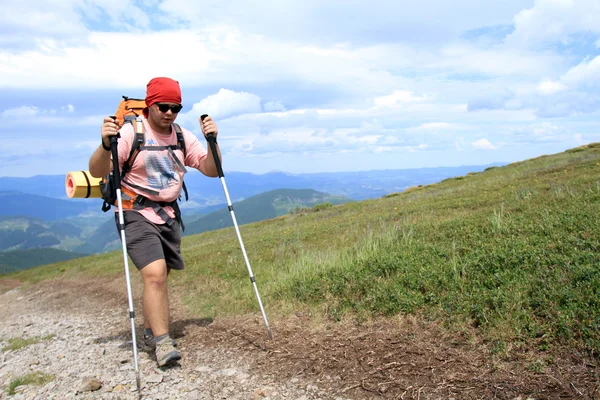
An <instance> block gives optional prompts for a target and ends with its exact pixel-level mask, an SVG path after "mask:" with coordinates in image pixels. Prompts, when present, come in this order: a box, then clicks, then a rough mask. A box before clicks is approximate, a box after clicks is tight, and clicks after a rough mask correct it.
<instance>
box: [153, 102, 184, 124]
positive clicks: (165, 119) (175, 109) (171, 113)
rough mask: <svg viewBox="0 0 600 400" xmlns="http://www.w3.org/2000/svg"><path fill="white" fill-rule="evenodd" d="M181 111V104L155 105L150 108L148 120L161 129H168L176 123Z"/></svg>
mask: <svg viewBox="0 0 600 400" xmlns="http://www.w3.org/2000/svg"><path fill="white" fill-rule="evenodd" d="M180 110H181V105H180V104H175V103H154V104H152V105H151V106H150V107H149V108H148V120H150V122H151V123H152V124H153V125H155V126H156V127H157V128H159V129H160V128H163V129H167V128H170V126H171V124H172V123H173V122H174V121H175V119H176V118H177V114H178V113H179V111H180Z"/></svg>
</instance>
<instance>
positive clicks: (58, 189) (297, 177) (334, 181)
mask: <svg viewBox="0 0 600 400" xmlns="http://www.w3.org/2000/svg"><path fill="white" fill-rule="evenodd" d="M500 165H503V164H488V165H476V166H472V165H466V166H459V167H438V168H415V169H395V170H377V171H358V172H327V173H313V174H290V173H285V172H269V173H266V174H252V173H248V172H229V171H225V178H226V181H227V188H228V190H229V194H230V196H231V200H232V201H240V200H243V199H246V198H248V197H252V196H255V195H257V194H260V193H265V192H268V191H270V190H275V189H313V190H316V191H319V192H325V193H329V194H332V195H342V196H346V197H350V198H351V199H353V200H363V199H368V198H377V197H381V196H383V195H386V194H389V193H393V192H401V191H403V190H404V189H406V188H408V187H410V186H416V185H426V184H429V183H434V182H439V181H441V180H443V179H445V178H451V177H455V176H460V175H466V174H467V173H469V172H481V171H483V170H484V169H486V168H488V167H490V166H500ZM65 175H66V172H65ZM65 175H38V176H33V177H29V178H7V177H0V187H1V188H2V190H5V191H8V190H11V191H17V192H21V193H30V194H35V195H43V196H47V197H52V198H57V199H63V200H66V199H67V196H66V193H65ZM185 182H186V186H187V188H188V190H189V194H190V201H191V202H194V203H195V204H196V205H197V207H207V206H214V205H222V204H225V199H224V196H223V188H222V186H221V183H220V181H219V179H214V178H207V177H206V176H204V175H202V174H201V173H200V172H198V171H196V170H193V169H190V172H189V173H188V174H186V175H185ZM68 201H69V202H71V203H76V202H81V203H82V204H86V205H89V206H90V207H91V208H92V209H95V208H96V207H97V208H98V209H99V208H100V206H101V205H102V202H101V200H100V199H69V200H68ZM12 215H14V214H12Z"/></svg>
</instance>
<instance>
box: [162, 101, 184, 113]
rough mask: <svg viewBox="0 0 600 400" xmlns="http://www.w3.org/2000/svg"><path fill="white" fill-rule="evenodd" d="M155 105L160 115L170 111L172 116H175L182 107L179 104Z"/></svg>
mask: <svg viewBox="0 0 600 400" xmlns="http://www.w3.org/2000/svg"><path fill="white" fill-rule="evenodd" d="M156 105H157V106H158V109H159V110H160V112H162V113H166V112H167V111H169V110H171V112H172V113H173V114H177V113H178V112H179V111H181V109H182V108H183V106H182V105H181V104H160V103H157V104H156Z"/></svg>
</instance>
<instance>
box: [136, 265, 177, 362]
mask: <svg viewBox="0 0 600 400" xmlns="http://www.w3.org/2000/svg"><path fill="white" fill-rule="evenodd" d="M140 272H141V273H142V278H143V280H144V293H143V295H142V303H143V308H144V326H147V327H149V328H151V330H152V332H153V334H154V343H155V350H154V353H155V355H156V361H157V362H158V366H159V367H163V366H166V365H168V364H171V363H173V362H175V361H177V360H179V359H181V355H180V354H179V352H178V351H177V349H176V348H175V347H174V346H173V341H172V339H171V338H170V337H169V296H168V290H167V276H168V274H169V270H168V269H167V265H166V263H165V260H163V259H160V260H156V261H153V262H151V263H150V264H148V265H146V266H145V267H144V268H142V269H141V270H140Z"/></svg>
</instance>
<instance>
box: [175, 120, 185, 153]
mask: <svg viewBox="0 0 600 400" xmlns="http://www.w3.org/2000/svg"><path fill="white" fill-rule="evenodd" d="M173 127H174V128H175V133H177V144H178V145H179V147H180V148H181V151H183V158H185V157H186V156H187V152H186V148H185V139H184V138H183V131H182V130H181V127H180V126H179V124H176V123H173Z"/></svg>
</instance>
